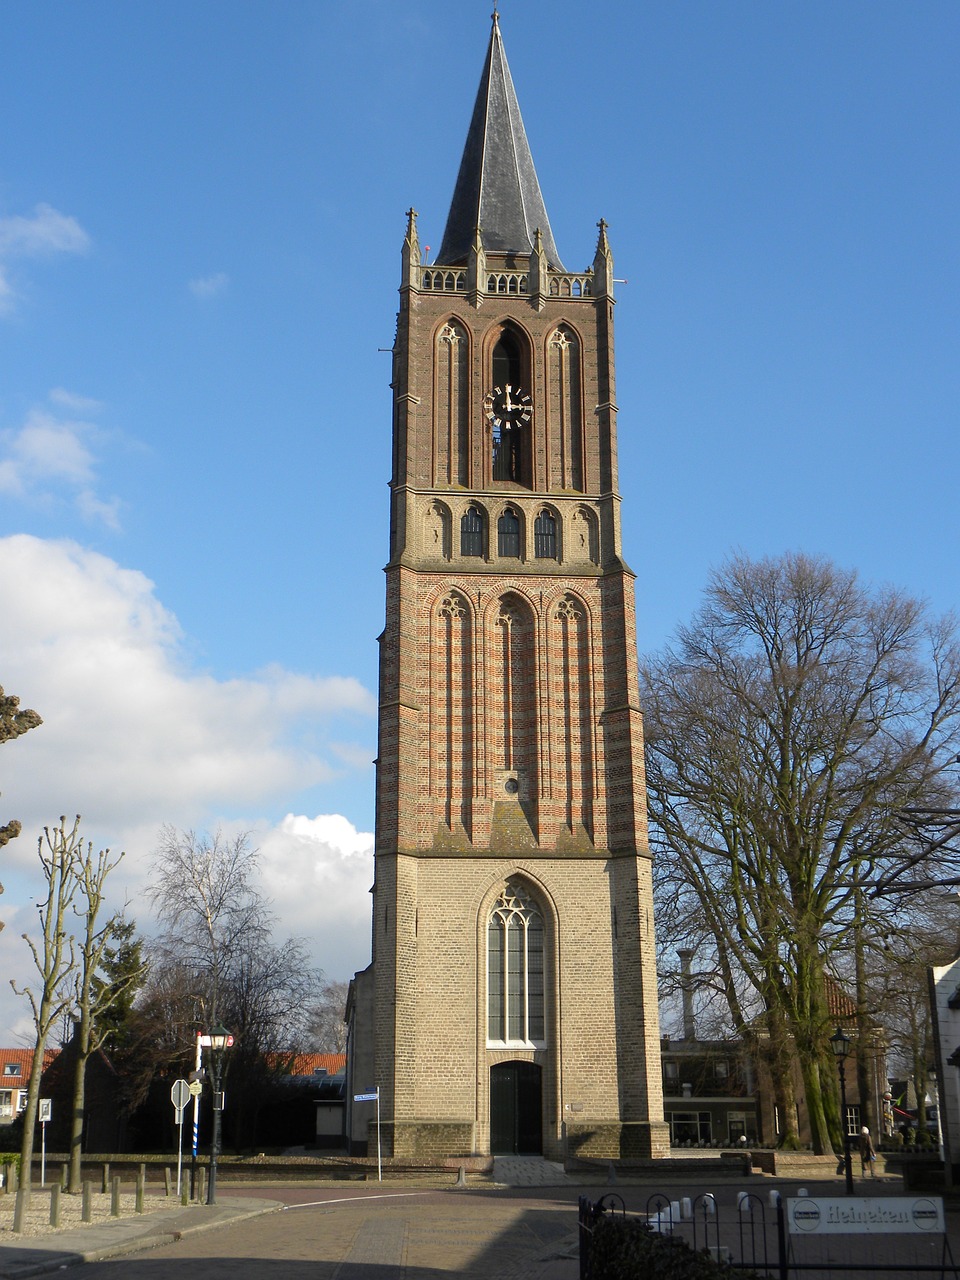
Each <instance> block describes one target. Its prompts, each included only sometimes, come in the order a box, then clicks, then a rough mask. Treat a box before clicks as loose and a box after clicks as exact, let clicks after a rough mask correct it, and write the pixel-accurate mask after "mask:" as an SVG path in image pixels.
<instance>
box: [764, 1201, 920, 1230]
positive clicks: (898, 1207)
mask: <svg viewBox="0 0 960 1280" xmlns="http://www.w3.org/2000/svg"><path fill="white" fill-rule="evenodd" d="M787 1223H788V1224H789V1230H790V1234H791V1235H797V1236H812V1235H818V1236H822V1235H883V1234H891V1233H900V1234H906V1235H917V1234H920V1235H936V1234H937V1233H938V1232H939V1233H942V1232H943V1231H944V1223H943V1201H942V1200H941V1199H940V1198H939V1197H937V1198H933V1197H931V1196H923V1197H914V1196H890V1197H889V1199H888V1198H887V1197H886V1196H885V1197H883V1198H882V1199H881V1198H880V1197H872V1196H871V1197H867V1196H846V1197H845V1198H844V1199H842V1200H821V1199H820V1198H819V1197H817V1198H816V1199H813V1198H804V1199H800V1200H788V1201H787Z"/></svg>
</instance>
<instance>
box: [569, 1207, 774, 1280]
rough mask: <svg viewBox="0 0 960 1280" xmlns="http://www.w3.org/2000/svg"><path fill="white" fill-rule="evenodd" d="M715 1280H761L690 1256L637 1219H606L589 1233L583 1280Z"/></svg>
mask: <svg viewBox="0 0 960 1280" xmlns="http://www.w3.org/2000/svg"><path fill="white" fill-rule="evenodd" d="M647 1276H656V1278H657V1280H718V1278H720V1277H733V1276H739V1277H741V1280H761V1277H760V1273H759V1272H757V1271H743V1270H741V1269H740V1268H739V1267H732V1266H730V1265H729V1264H728V1263H726V1262H715V1261H714V1260H713V1258H711V1257H710V1255H709V1254H707V1253H694V1251H693V1250H692V1249H691V1248H690V1246H689V1245H688V1244H687V1243H686V1241H685V1240H681V1239H679V1238H678V1237H676V1236H667V1235H661V1234H660V1233H659V1232H657V1231H651V1229H650V1228H649V1227H648V1226H647V1224H646V1223H645V1222H640V1221H639V1220H638V1219H637V1218H622V1217H619V1216H616V1215H609V1216H605V1217H603V1218H601V1219H600V1220H599V1221H598V1222H597V1224H596V1226H595V1228H594V1232H593V1236H592V1240H591V1246H590V1266H589V1270H588V1272H587V1280H645V1278H646V1277H647Z"/></svg>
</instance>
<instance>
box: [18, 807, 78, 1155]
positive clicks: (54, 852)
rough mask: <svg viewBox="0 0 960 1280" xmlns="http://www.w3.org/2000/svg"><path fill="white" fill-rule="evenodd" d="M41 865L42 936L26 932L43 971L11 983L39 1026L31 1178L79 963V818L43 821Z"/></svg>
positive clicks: (29, 1112) (30, 1116)
mask: <svg viewBox="0 0 960 1280" xmlns="http://www.w3.org/2000/svg"><path fill="white" fill-rule="evenodd" d="M37 852H38V855H39V858H40V867H41V870H42V871H43V877H44V879H45V881H46V883H47V896H46V898H45V899H44V900H43V902H40V903H38V904H37V911H38V914H39V917H40V933H41V936H40V940H39V942H36V943H35V942H34V941H33V940H32V939H31V938H30V936H29V935H28V934H26V933H25V934H24V935H23V938H24V941H25V942H26V944H27V946H28V947H29V948H30V952H31V955H32V956H33V961H34V964H35V965H36V968H37V972H38V973H39V975H40V987H39V989H38V990H37V991H34V990H33V989H32V988H31V987H25V988H24V989H23V990H22V991H20V990H18V988H17V985H16V983H15V982H14V981H13V979H11V980H10V985H11V986H12V987H13V990H14V991H15V992H16V994H17V995H18V996H22V995H25V996H26V997H27V998H28V999H29V1001H30V1008H31V1010H32V1011H33V1025H34V1027H35V1029H36V1045H35V1048H34V1054H33V1065H32V1067H31V1068H30V1079H29V1082H28V1084H27V1107H26V1111H25V1112H24V1118H23V1141H22V1143H21V1147H20V1168H21V1169H22V1170H23V1171H24V1177H26V1178H29V1176H30V1169H31V1165H32V1161H33V1137H34V1128H35V1126H36V1122H37V1104H38V1100H39V1097H40V1076H41V1075H42V1073H43V1058H44V1050H45V1049H46V1046H47V1037H48V1036H49V1034H50V1030H51V1028H52V1027H53V1025H54V1024H55V1023H56V1021H57V1019H58V1018H59V1017H60V1016H61V1014H62V1013H63V1011H64V1009H65V1008H67V1007H69V1005H70V1004H71V1002H72V1000H73V991H72V987H71V985H70V983H69V982H68V981H67V979H68V978H69V977H70V975H71V974H72V973H73V972H74V970H75V969H76V955H75V950H74V942H73V938H72V937H70V935H69V934H68V932H67V920H68V916H69V912H70V908H71V906H72V904H73V900H74V898H75V896H76V893H77V887H78V883H79V881H78V875H77V870H78V863H79V859H80V857H81V840H80V819H79V817H78V818H77V819H76V820H75V821H74V824H73V826H72V827H71V828H68V827H67V820H66V818H61V819H60V825H59V827H54V828H53V829H51V828H50V827H44V829H43V835H42V836H41V837H40V839H39V840H38V842H37Z"/></svg>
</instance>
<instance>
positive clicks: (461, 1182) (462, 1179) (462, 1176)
mask: <svg viewBox="0 0 960 1280" xmlns="http://www.w3.org/2000/svg"><path fill="white" fill-rule="evenodd" d="M456 1185H457V1186H458V1187H465V1186H466V1185H467V1171H466V1169H465V1168H464V1167H463V1165H461V1166H460V1169H459V1172H458V1173H457V1183H456Z"/></svg>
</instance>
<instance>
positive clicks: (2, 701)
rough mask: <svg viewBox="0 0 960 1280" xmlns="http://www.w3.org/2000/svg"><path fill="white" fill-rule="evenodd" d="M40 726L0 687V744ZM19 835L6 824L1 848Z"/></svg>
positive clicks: (17, 826) (14, 825)
mask: <svg viewBox="0 0 960 1280" xmlns="http://www.w3.org/2000/svg"><path fill="white" fill-rule="evenodd" d="M40 724H43V721H42V720H41V719H40V717H39V716H38V715H37V713H36V712H35V711H28V710H27V709H26V708H24V710H23V711H21V710H20V699H19V698H15V697H13V695H12V694H8V693H4V692H3V686H2V685H0V742H10V741H11V740H12V739H13V738H19V737H20V736H21V735H22V734H24V733H27V732H29V730H30V729H36V727H37V725H40ZM19 834H20V823H19V822H17V821H16V819H14V820H12V821H10V822H7V823H4V824H3V825H2V826H0V847H2V846H3V845H5V844H7V843H8V842H9V841H10V840H15V839H16V837H17V836H18V835H19ZM0 893H3V886H2V885H0ZM2 928H3V921H2V920H0V929H2Z"/></svg>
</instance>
